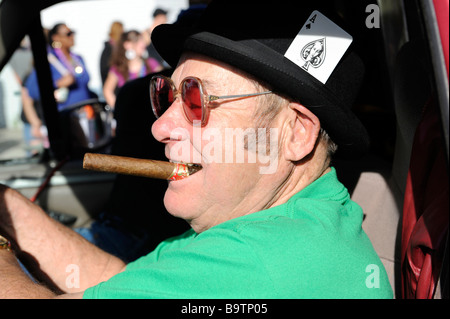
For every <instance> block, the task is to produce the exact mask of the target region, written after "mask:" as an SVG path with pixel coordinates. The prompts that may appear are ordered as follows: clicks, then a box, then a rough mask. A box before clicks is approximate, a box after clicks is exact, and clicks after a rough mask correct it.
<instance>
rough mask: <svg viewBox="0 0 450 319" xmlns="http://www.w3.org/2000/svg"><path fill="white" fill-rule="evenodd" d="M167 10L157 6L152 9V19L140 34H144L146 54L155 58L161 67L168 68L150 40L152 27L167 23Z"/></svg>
mask: <svg viewBox="0 0 450 319" xmlns="http://www.w3.org/2000/svg"><path fill="white" fill-rule="evenodd" d="M167 13H168V12H167V11H166V10H164V9H161V8H157V9H155V11H153V15H152V17H153V21H152V24H151V25H150V27H149V28H148V29H147V30H145V31H144V32H143V33H142V34H143V36H144V39H145V42H146V45H147V54H148V56H149V57H152V58H154V59H156V60H157V61H158V62H159V63H160V64H161V66H162V67H163V68H169V65H168V64H167V62H166V61H164V59H163V58H162V57H161V56H160V55H159V53H158V51H156V49H155V47H154V46H153V44H152V41H151V35H152V31H153V29H154V28H156V27H157V26H159V25H160V24H164V23H167Z"/></svg>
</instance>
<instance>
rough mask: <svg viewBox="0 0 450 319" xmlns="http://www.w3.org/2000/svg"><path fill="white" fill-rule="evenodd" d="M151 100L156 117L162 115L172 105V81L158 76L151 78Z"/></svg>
mask: <svg viewBox="0 0 450 319" xmlns="http://www.w3.org/2000/svg"><path fill="white" fill-rule="evenodd" d="M150 101H151V103H152V109H153V113H154V114H155V116H156V117H160V116H161V115H162V114H163V113H164V112H165V111H166V110H167V109H168V108H169V106H171V105H172V103H173V101H174V92H173V87H172V85H171V83H170V82H169V81H168V80H167V79H164V78H161V77H156V78H153V79H152V80H151V82H150Z"/></svg>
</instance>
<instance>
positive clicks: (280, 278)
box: [0, 1, 392, 298]
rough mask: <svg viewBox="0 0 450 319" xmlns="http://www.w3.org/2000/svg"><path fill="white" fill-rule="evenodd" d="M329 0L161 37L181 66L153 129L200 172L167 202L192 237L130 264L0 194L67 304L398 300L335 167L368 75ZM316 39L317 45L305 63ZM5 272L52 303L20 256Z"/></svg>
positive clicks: (2, 277)
mask: <svg viewBox="0 0 450 319" xmlns="http://www.w3.org/2000/svg"><path fill="white" fill-rule="evenodd" d="M324 3H325V5H323V3H321V2H315V3H305V4H303V7H302V8H298V4H297V3H289V2H286V6H281V5H279V7H276V8H273V7H271V6H263V5H261V6H259V7H255V8H250V9H251V10H248V9H247V8H246V7H241V6H239V7H234V6H233V5H230V3H229V1H217V2H213V3H212V4H211V5H210V7H209V8H208V9H207V11H206V13H205V15H204V16H203V17H202V19H201V20H200V22H199V23H198V25H197V26H196V27H195V28H192V29H189V30H186V29H182V28H178V27H177V26H176V25H163V26H160V27H158V28H156V29H155V31H154V33H153V42H154V44H155V46H156V48H157V49H158V51H159V52H160V53H161V55H162V56H163V57H164V59H165V60H166V61H168V62H169V63H170V64H172V65H174V66H176V68H175V70H174V72H173V75H172V77H171V78H166V77H163V76H156V77H154V78H153V79H152V81H151V84H150V93H151V103H152V108H153V111H154V113H155V115H156V116H157V117H158V120H157V121H156V122H155V123H154V125H153V127H152V133H153V135H154V136H155V138H156V139H157V140H159V141H160V142H162V143H164V144H165V146H166V156H167V157H168V158H169V159H170V160H171V161H173V162H184V163H193V164H197V165H199V166H201V170H199V171H198V172H197V173H195V174H194V175H192V176H190V177H188V178H186V179H183V180H180V181H172V182H169V185H168V189H167V191H166V194H165V198H164V203H165V206H166V208H167V210H168V211H169V212H170V213H171V214H172V215H174V216H177V217H180V218H182V219H184V220H186V221H187V222H188V223H189V224H190V226H191V229H190V230H189V231H188V232H186V233H184V234H183V235H181V236H179V237H176V238H171V239H169V240H167V241H164V242H162V243H161V244H160V245H159V246H158V247H157V248H156V249H155V250H154V251H153V252H152V253H150V254H149V255H147V256H144V257H142V258H140V259H138V260H137V261H135V262H133V263H130V264H128V265H125V264H124V263H123V262H121V261H120V260H118V259H117V258H115V257H113V256H111V255H108V254H106V253H104V252H102V251H101V250H99V249H98V248H96V247H94V246H92V245H89V244H88V243H87V242H85V241H84V240H83V239H82V238H80V237H79V236H77V235H75V234H74V233H73V232H71V231H70V230H68V229H66V228H63V227H62V226H60V225H58V224H57V223H56V222H53V221H51V220H50V219H49V218H47V217H46V216H45V214H43V213H42V211H40V209H39V208H37V207H36V206H34V205H33V204H31V203H29V202H28V201H26V200H25V199H24V198H23V197H22V196H21V195H19V194H18V193H16V192H14V191H13V190H11V189H3V190H2V191H1V194H2V197H3V200H4V203H5V205H3V207H2V208H1V210H0V216H1V223H0V233H1V234H3V235H4V236H5V238H9V239H11V240H12V241H13V242H14V245H13V250H15V249H16V250H17V251H19V252H25V253H26V255H27V256H30V257H31V258H33V259H35V260H37V262H38V263H39V266H40V269H41V271H42V272H44V273H45V274H46V275H47V276H48V277H49V278H50V279H51V282H52V283H53V284H54V285H55V287H56V288H57V289H58V291H60V292H65V293H68V294H67V295H64V296H65V297H84V298H391V297H392V290H391V287H390V285H389V282H388V280H387V276H386V274H385V271H384V268H383V266H382V264H381V262H380V260H379V258H378V256H377V255H376V253H375V251H374V249H373V247H372V245H371V243H370V241H369V239H368V238H367V236H366V235H365V233H364V231H363V230H362V228H361V223H362V219H363V213H362V210H361V208H360V207H359V206H358V205H357V204H356V203H354V202H353V201H352V200H351V199H350V196H349V194H348V192H347V190H346V188H345V187H344V186H343V185H342V184H341V183H340V182H339V181H338V180H337V177H336V172H335V169H334V168H333V167H331V166H330V161H331V156H332V155H333V154H334V153H335V152H336V149H338V151H337V152H338V153H341V154H342V155H345V154H346V153H347V154H356V153H358V152H364V151H365V150H366V148H367V137H366V133H365V130H364V128H363V127H362V125H361V124H360V123H359V121H358V120H357V119H356V118H355V117H354V115H352V113H351V112H350V111H349V106H350V105H351V103H352V99H353V98H354V96H355V95H356V93H357V88H358V85H359V84H358V83H359V82H360V80H361V75H362V65H361V62H360V60H359V58H358V57H357V56H356V54H355V53H354V52H353V48H354V45H353V43H352V41H353V40H354V39H352V37H351V36H350V35H349V34H348V33H347V32H346V31H344V30H343V29H342V27H341V26H339V25H338V24H337V23H340V22H339V19H337V18H336V17H335V16H334V14H333V11H332V10H329V8H328V6H327V5H326V4H327V2H324ZM293 4H295V7H293V8H289V6H292V5H293ZM317 41H321V43H322V44H323V50H322V51H323V52H319V54H316V55H317V57H316V58H315V61H316V62H315V63H311V64H310V65H309V68H308V70H305V69H304V68H302V66H304V64H305V62H306V61H305V60H304V59H302V56H305V53H304V52H305V51H306V50H308V47H309V48H311V47H312V46H313V45H314V43H315V42H317ZM302 52H303V54H302ZM307 54H308V53H306V55H307ZM317 58H320V59H321V61H320V63H319V62H317V61H318V60H317ZM230 132H233V134H234V137H233V138H232V139H227V136H228V135H229V134H230ZM239 132H241V133H242V134H240V133H239ZM253 133H254V134H253ZM238 159H239V160H238ZM3 246H4V247H6V244H4V245H3ZM0 263H1V265H2V266H1V267H0V285H1V286H2V287H6V286H7V287H9V289H8V290H7V292H5V291H4V290H2V291H1V293H6V296H5V297H8V296H28V297H32V296H37V297H44V296H48V297H52V296H54V295H55V294H54V292H51V291H50V290H48V289H46V288H44V287H43V286H39V285H34V284H32V283H31V282H30V281H28V280H27V277H26V276H25V275H23V274H22V272H21V271H20V269H18V267H17V265H16V264H15V262H14V257H13V255H12V254H11V252H8V251H6V250H5V249H4V250H1V251H0ZM69 265H70V266H73V268H70V269H69V273H68V272H66V271H67V267H68V266H69ZM73 269H75V270H76V271H78V272H79V279H80V280H79V283H77V285H74V284H73V282H71V281H70V280H69V279H70V278H69V277H70V271H73Z"/></svg>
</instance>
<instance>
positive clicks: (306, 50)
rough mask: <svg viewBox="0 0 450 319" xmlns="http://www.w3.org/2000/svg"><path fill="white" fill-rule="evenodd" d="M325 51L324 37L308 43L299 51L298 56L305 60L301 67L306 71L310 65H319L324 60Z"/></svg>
mask: <svg viewBox="0 0 450 319" xmlns="http://www.w3.org/2000/svg"><path fill="white" fill-rule="evenodd" d="M325 53H326V48H325V38H323V39H318V40H315V41H312V42H310V43H308V44H307V45H305V46H304V47H303V49H302V51H301V52H300V57H301V58H302V59H303V60H304V61H305V64H304V65H303V66H302V68H303V69H305V70H307V71H308V68H309V67H310V66H312V67H314V68H318V67H320V66H321V65H322V63H323V61H324V60H325Z"/></svg>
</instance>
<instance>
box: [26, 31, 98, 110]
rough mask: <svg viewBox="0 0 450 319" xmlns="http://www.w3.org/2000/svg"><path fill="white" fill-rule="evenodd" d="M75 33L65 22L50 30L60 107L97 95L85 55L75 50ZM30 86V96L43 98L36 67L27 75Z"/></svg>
mask: <svg viewBox="0 0 450 319" xmlns="http://www.w3.org/2000/svg"><path fill="white" fill-rule="evenodd" d="M74 35H75V32H74V31H72V30H70V29H69V28H68V27H67V25H66V24H65V23H58V24H56V25H55V26H54V27H53V28H52V29H51V30H50V31H49V33H48V40H49V49H48V60H49V62H50V70H51V74H52V79H53V83H54V86H55V98H56V101H57V102H58V110H59V111H62V110H64V109H65V108H67V107H68V106H70V105H73V104H75V103H77V102H80V101H83V100H87V99H90V98H92V97H94V96H93V93H92V92H91V91H90V90H89V88H88V82H89V73H88V72H87V70H86V65H85V63H84V61H83V59H82V58H81V56H80V55H77V54H75V53H73V52H71V48H72V47H73V46H74V44H75V40H74ZM26 87H27V89H28V93H29V95H30V97H31V98H32V99H33V100H35V101H39V100H40V94H39V87H38V84H37V76H36V70H33V72H32V73H31V75H30V76H29V78H28V79H27V82H26Z"/></svg>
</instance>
